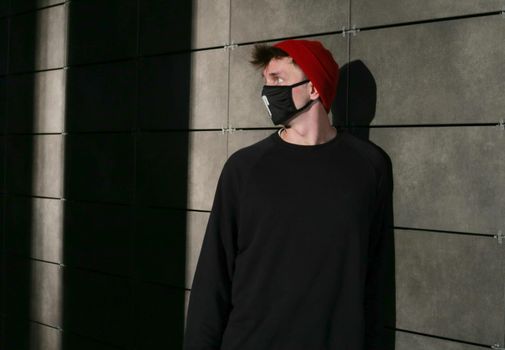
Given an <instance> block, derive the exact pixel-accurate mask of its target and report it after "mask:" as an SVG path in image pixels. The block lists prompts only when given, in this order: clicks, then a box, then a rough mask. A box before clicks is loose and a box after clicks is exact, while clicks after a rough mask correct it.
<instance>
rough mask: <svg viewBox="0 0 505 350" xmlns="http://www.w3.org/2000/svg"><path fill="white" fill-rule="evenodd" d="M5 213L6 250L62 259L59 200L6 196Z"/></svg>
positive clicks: (28, 255)
mask: <svg viewBox="0 0 505 350" xmlns="http://www.w3.org/2000/svg"><path fill="white" fill-rule="evenodd" d="M5 213H6V216H5V218H6V220H5V228H6V232H7V234H6V237H5V247H6V249H7V250H8V251H9V252H12V253H15V254H17V255H20V256H23V257H26V258H28V257H29V258H35V259H40V260H44V261H50V262H54V263H62V262H63V204H62V202H61V201H60V200H56V199H47V198H30V197H17V196H16V197H14V196H12V197H7V198H6V206H5ZM27 217H29V218H30V220H27V219H26V218H27Z"/></svg>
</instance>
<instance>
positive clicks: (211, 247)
mask: <svg viewBox="0 0 505 350" xmlns="http://www.w3.org/2000/svg"><path fill="white" fill-rule="evenodd" d="M388 160H389V157H387V155H385V153H384V152H383V151H382V149H380V148H379V147H378V146H377V145H375V144H373V143H372V142H369V141H365V140H362V139H360V138H358V137H356V136H353V135H352V134H350V133H348V132H342V131H340V130H339V131H338V133H337V135H336V137H334V138H333V139H331V140H330V141H328V142H326V143H322V144H317V145H299V144H293V143H289V142H287V141H285V140H283V139H282V138H281V136H280V135H279V134H278V133H277V131H276V132H274V133H272V134H271V135H270V136H268V137H266V138H264V139H262V140H260V141H258V142H256V143H255V144H252V145H250V146H247V147H245V148H242V149H239V150H238V151H235V152H234V153H233V154H231V155H230V156H229V157H228V159H227V161H226V162H225V164H224V166H223V169H222V171H221V174H220V177H219V180H218V183H217V187H216V191H215V197H214V201H213V205H212V209H211V213H210V217H209V221H208V223H207V228H206V232H205V235H204V239H203V243H202V248H201V251H200V256H199V260H198V263H197V267H196V271H195V275H194V278H193V283H192V289H191V294H190V300H189V306H188V314H187V322H186V328H185V334H184V350H361V349H363V350H364V349H370V350H386V349H387V350H392V349H393V348H392V347H391V343H390V341H388V340H386V338H388V337H389V336H388V335H387V332H386V331H385V328H384V326H385V324H386V319H387V318H386V315H387V312H390V311H391V310H386V308H387V305H391V300H392V299H394V294H393V295H391V293H392V292H391V285H390V284H389V283H386V282H387V281H391V276H388V274H391V273H392V266H393V264H394V261H393V245H394V238H393V227H392V225H393V213H392V192H393V180H392V168H391V165H390V162H389V161H388ZM393 273H394V272H393ZM393 280H394V276H393ZM393 326H394V325H393Z"/></svg>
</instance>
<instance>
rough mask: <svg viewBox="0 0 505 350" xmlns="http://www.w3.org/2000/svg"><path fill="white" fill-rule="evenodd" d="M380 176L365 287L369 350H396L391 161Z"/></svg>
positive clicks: (367, 347) (367, 346) (367, 343)
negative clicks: (392, 328)
mask: <svg viewBox="0 0 505 350" xmlns="http://www.w3.org/2000/svg"><path fill="white" fill-rule="evenodd" d="M382 169H383V170H382V174H381V175H380V179H379V184H378V189H377V196H376V198H377V202H376V206H375V212H374V215H373V219H372V225H371V231H370V239H369V249H368V261H367V275H366V284H365V345H366V346H365V348H366V349H369V350H393V349H394V348H395V333H394V330H391V329H388V328H387V327H386V326H390V327H394V326H395V323H396V317H395V309H396V307H395V270H394V265H395V261H394V228H393V226H394V220H393V174H392V166H391V162H390V160H389V157H387V162H385V165H384V166H383V168H382Z"/></svg>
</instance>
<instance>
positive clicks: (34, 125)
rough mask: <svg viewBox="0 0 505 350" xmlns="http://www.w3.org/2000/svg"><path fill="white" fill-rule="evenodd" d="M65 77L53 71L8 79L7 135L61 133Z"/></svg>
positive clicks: (57, 71) (59, 70)
mask: <svg viewBox="0 0 505 350" xmlns="http://www.w3.org/2000/svg"><path fill="white" fill-rule="evenodd" d="M65 73H66V71H65V70H63V69H57V70H51V71H44V72H38V73H28V74H20V75H14V76H11V77H9V79H8V80H7V94H8V95H7V103H8V110H7V122H6V123H7V125H6V130H7V132H23V133H60V132H63V131H64V130H63V126H64V113H65V92H66V91H65V83H66V82H65Z"/></svg>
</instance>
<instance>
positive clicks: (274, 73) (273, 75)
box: [261, 71, 284, 78]
mask: <svg viewBox="0 0 505 350" xmlns="http://www.w3.org/2000/svg"><path fill="white" fill-rule="evenodd" d="M283 73H284V72H283V71H279V72H270V73H268V75H269V76H272V77H275V76H277V75H279V74H283ZM261 77H262V78H264V77H265V76H264V75H263V73H261Z"/></svg>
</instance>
